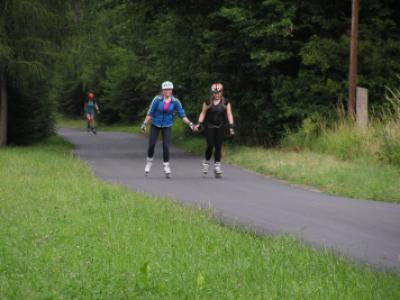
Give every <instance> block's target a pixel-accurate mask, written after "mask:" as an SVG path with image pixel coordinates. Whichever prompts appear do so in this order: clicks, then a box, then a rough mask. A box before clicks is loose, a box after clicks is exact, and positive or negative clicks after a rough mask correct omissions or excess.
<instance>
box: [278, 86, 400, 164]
mask: <svg viewBox="0 0 400 300" xmlns="http://www.w3.org/2000/svg"><path fill="white" fill-rule="evenodd" d="M386 99H387V102H386V104H387V106H386V109H384V110H382V111H381V112H380V113H379V114H374V115H373V116H372V117H371V118H370V123H369V126H368V128H367V129H366V130H365V129H361V128H359V127H358V126H357V125H356V124H355V123H353V122H352V121H349V120H348V119H347V118H346V115H345V112H344V108H343V106H338V109H337V117H336V120H334V121H327V119H326V118H325V117H324V116H321V115H318V114H316V115H313V116H311V117H309V118H307V119H305V120H304V121H303V124H302V126H301V128H300V129H299V130H298V131H296V132H289V133H288V134H287V135H286V137H285V138H284V139H283V141H282V147H283V148H286V149H294V150H304V149H307V150H311V151H314V152H319V153H326V154H332V155H334V156H336V157H337V158H339V159H341V160H351V161H358V160H364V161H369V162H375V163H385V164H390V165H394V166H397V167H400V91H399V90H397V89H395V90H390V89H388V93H387V95H386ZM328 120H329V118H328Z"/></svg>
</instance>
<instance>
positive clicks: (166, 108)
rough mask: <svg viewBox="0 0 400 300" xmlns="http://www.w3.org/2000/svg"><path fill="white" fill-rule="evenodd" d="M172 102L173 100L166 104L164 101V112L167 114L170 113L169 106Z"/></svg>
mask: <svg viewBox="0 0 400 300" xmlns="http://www.w3.org/2000/svg"><path fill="white" fill-rule="evenodd" d="M170 102H171V100H170V101H168V102H165V101H164V112H167V111H168V106H169V103H170Z"/></svg>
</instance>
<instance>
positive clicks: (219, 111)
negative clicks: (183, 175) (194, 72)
mask: <svg viewBox="0 0 400 300" xmlns="http://www.w3.org/2000/svg"><path fill="white" fill-rule="evenodd" d="M223 90H224V87H223V86H222V84H221V83H214V84H212V85H211V93H212V95H211V98H210V102H209V103H205V102H204V103H203V109H202V111H201V113H200V116H199V122H198V123H197V125H196V126H197V128H199V127H200V126H201V125H202V124H203V122H204V127H205V133H206V138H207V148H206V152H205V160H204V161H203V173H204V175H206V174H207V172H208V169H209V166H210V159H211V156H212V153H213V150H214V174H215V176H216V177H221V176H222V170H221V150H222V140H223V131H224V123H225V120H226V118H227V119H228V122H229V132H230V134H231V135H234V134H235V131H234V127H233V115H232V106H231V103H230V102H229V101H228V100H227V99H225V98H224V97H223Z"/></svg>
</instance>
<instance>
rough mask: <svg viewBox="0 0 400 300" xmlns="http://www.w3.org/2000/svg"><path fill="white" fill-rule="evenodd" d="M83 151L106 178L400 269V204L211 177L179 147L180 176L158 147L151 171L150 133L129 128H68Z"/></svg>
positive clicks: (238, 175)
mask: <svg viewBox="0 0 400 300" xmlns="http://www.w3.org/2000/svg"><path fill="white" fill-rule="evenodd" d="M59 133H60V134H61V135H62V136H63V137H64V138H65V139H67V140H68V141H70V142H71V143H72V144H74V145H75V154H76V155H77V156H78V157H79V158H80V159H82V160H84V161H86V162H87V163H88V164H89V165H90V167H91V168H92V169H93V170H94V172H95V174H96V175H97V176H99V177H100V178H102V179H104V180H106V181H110V182H113V183H118V184H121V185H124V186H127V187H129V188H131V189H132V190H135V191H141V192H145V193H148V194H151V195H155V196H162V197H170V198H173V199H175V200H178V201H179V202H181V203H183V204H185V205H186V204H187V205H190V206H195V207H202V208H209V209H212V211H213V212H214V215H215V216H216V218H218V219H220V220H221V221H222V222H224V223H227V224H230V225H232V224H233V225H240V226H244V227H246V228H248V229H250V230H254V231H256V232H257V233H259V234H265V233H270V234H282V233H289V234H293V235H295V236H296V237H298V238H300V239H301V240H303V241H304V242H306V243H308V244H311V245H313V246H317V247H318V248H325V249H329V250H333V252H335V253H340V254H342V255H345V256H347V257H349V258H350V259H352V260H354V261H357V262H361V263H367V264H369V265H372V266H374V267H378V268H383V269H386V270H394V271H397V272H398V271H400V205H396V204H390V203H383V202H374V201H366V200H354V199H346V198H341V197H333V196H327V195H323V194H321V193H318V192H312V191H309V190H305V189H302V188H297V187H292V186H289V185H287V184H285V183H281V182H278V181H275V180H271V179H268V178H266V177H264V176H260V175H256V174H254V173H251V172H248V171H245V170H243V169H241V168H239V167H234V166H228V165H224V166H223V171H224V177H223V178H222V179H215V178H214V176H213V174H209V175H208V176H207V177H203V175H202V173H201V158H200V157H197V156H193V155H191V154H188V153H186V152H184V151H182V150H180V149H176V148H174V147H173V148H172V151H171V168H172V178H171V179H166V178H165V176H164V174H163V171H162V159H161V152H162V151H161V147H160V145H159V144H160V143H158V145H157V147H158V148H157V149H156V156H155V159H154V163H153V169H152V173H151V174H150V176H149V177H147V178H146V177H145V176H144V171H143V169H144V164H145V157H146V155H145V151H146V148H147V139H145V138H143V137H141V136H132V135H131V134H128V133H117V132H99V133H98V134H97V135H92V134H88V133H87V132H85V131H83V130H73V129H60V130H59Z"/></svg>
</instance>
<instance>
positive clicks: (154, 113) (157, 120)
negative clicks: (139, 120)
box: [147, 96, 186, 127]
mask: <svg viewBox="0 0 400 300" xmlns="http://www.w3.org/2000/svg"><path fill="white" fill-rule="evenodd" d="M175 114H177V115H178V117H179V118H181V119H183V118H184V117H186V114H185V111H184V109H183V107H182V104H181V102H180V101H179V100H178V99H177V98H175V97H173V96H172V97H171V102H170V103H169V104H168V108H167V110H166V111H165V110H164V96H156V97H154V99H153V101H152V102H151V105H150V108H149V111H148V112H147V115H148V116H150V117H151V122H152V123H153V125H154V126H157V127H171V126H172V125H173V124H174V116H175Z"/></svg>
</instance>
